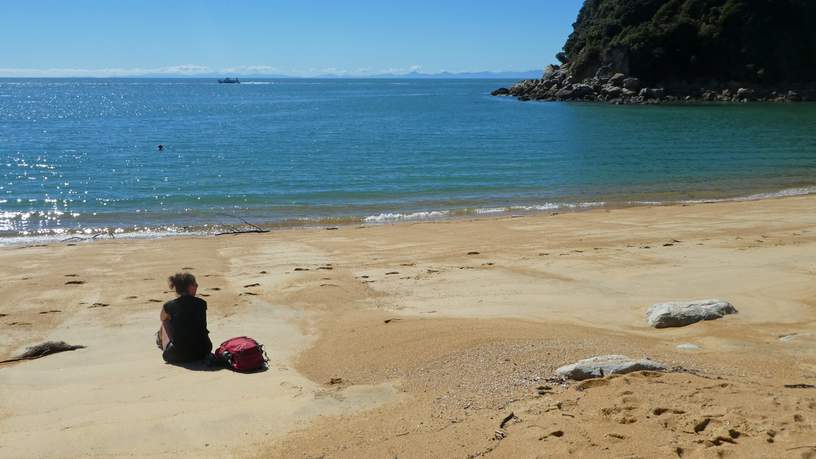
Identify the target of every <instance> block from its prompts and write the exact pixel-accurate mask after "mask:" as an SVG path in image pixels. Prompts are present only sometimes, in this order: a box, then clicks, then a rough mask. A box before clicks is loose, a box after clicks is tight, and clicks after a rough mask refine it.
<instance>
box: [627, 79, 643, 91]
mask: <svg viewBox="0 0 816 459" xmlns="http://www.w3.org/2000/svg"><path fill="white" fill-rule="evenodd" d="M623 87H624V88H626V89H628V90H630V91H640V88H642V87H643V83H641V82H640V79H639V78H634V77H631V78H625V79H624V80H623Z"/></svg>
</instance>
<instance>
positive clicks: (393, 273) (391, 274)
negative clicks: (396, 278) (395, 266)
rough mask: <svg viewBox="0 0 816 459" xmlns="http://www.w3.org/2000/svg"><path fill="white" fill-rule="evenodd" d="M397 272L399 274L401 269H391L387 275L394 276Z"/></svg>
mask: <svg viewBox="0 0 816 459" xmlns="http://www.w3.org/2000/svg"><path fill="white" fill-rule="evenodd" d="M395 274H399V271H391V272H388V273H385V275H386V276H393V275H395Z"/></svg>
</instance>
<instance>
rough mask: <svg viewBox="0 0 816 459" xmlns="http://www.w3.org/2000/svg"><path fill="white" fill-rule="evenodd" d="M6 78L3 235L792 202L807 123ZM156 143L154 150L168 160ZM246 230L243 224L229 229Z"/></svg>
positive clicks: (298, 85)
mask: <svg viewBox="0 0 816 459" xmlns="http://www.w3.org/2000/svg"><path fill="white" fill-rule="evenodd" d="M254 83H255V84H247V83H244V84H240V85H219V84H217V83H216V82H215V81H213V80H203V79H202V80H197V79H168V80H160V79H110V80H104V79H103V80H95V79H0V236H20V235H25V236H31V235H48V234H56V235H57V236H59V237H63V236H64V234H65V233H72V232H83V231H84V232H88V233H96V232H97V231H100V230H102V231H114V230H117V231H124V232H131V231H135V230H138V231H159V232H161V231H182V230H190V229H198V230H201V229H206V228H207V227H208V226H209V225H213V224H222V223H236V222H238V220H236V218H235V216H240V217H242V218H245V219H247V220H250V221H252V222H256V223H262V224H322V223H328V222H332V221H338V222H351V221H369V222H379V221H390V220H394V219H401V218H402V219H404V218H435V217H444V216H449V215H471V214H474V215H475V214H484V213H491V212H499V211H504V212H514V213H515V212H525V211H535V210H549V209H555V208H559V207H560V208H575V207H591V206H600V205H609V206H617V205H629V204H636V203H644V202H675V201H684V200H700V199H703V200H704V199H724V198H740V197H746V196H751V195H755V194H759V193H777V192H782V194H798V193H808V192H811V191H813V189H811V188H810V187H812V186H814V185H816V105H814V104H793V105H771V104H745V105H705V106H660V107H656V106H627V107H622V106H608V105H593V104H565V103H521V102H517V101H515V100H513V99H508V98H495V97H490V95H489V92H490V91H491V90H492V89H494V88H496V87H498V86H501V85H508V84H511V83H512V82H507V81H495V80H493V81H491V80H270V81H259V82H254ZM157 144H164V145H165V146H166V149H165V150H164V151H163V152H159V151H157V148H156V146H157ZM238 223H240V222H238Z"/></svg>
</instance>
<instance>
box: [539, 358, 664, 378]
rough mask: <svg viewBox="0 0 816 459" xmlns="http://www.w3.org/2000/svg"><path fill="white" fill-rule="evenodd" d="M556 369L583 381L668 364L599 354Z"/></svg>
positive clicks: (649, 369) (653, 369)
mask: <svg viewBox="0 0 816 459" xmlns="http://www.w3.org/2000/svg"><path fill="white" fill-rule="evenodd" d="M555 371H556V372H557V373H558V374H559V375H560V376H563V377H564V378H568V379H573V380H575V381H582V380H584V379H590V378H602V377H604V376H608V375H612V374H625V373H631V372H633V371H666V366H665V365H663V364H662V363H660V362H655V361H653V360H649V359H632V358H629V357H627V356H625V355H598V356H595V357H590V358H588V359H584V360H579V361H577V362H575V363H573V364H570V365H564V366H563V367H561V368H559V369H557V370H555Z"/></svg>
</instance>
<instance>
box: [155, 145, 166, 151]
mask: <svg viewBox="0 0 816 459" xmlns="http://www.w3.org/2000/svg"><path fill="white" fill-rule="evenodd" d="M156 148H158V150H159V151H164V145H162V144H158V145H157V146H156Z"/></svg>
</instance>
